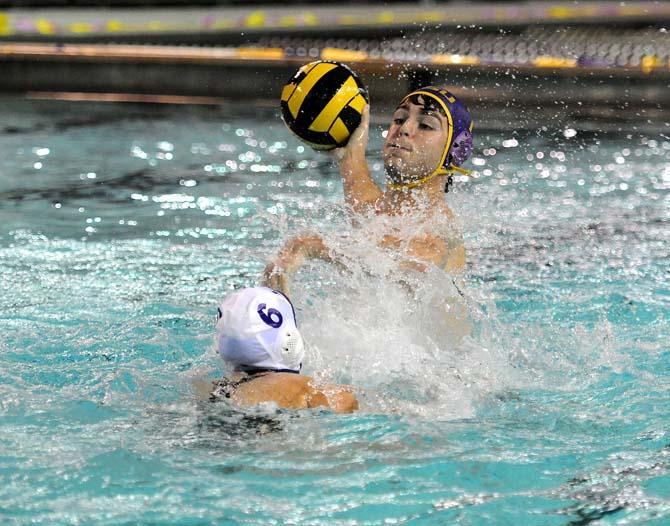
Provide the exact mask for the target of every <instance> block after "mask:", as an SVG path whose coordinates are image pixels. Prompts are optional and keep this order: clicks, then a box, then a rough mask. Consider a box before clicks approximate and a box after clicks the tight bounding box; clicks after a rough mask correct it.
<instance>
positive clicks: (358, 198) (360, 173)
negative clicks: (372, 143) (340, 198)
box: [334, 105, 382, 213]
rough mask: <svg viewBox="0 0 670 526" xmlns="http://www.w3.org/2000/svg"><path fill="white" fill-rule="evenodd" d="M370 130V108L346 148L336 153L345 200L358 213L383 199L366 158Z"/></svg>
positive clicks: (367, 106)
mask: <svg viewBox="0 0 670 526" xmlns="http://www.w3.org/2000/svg"><path fill="white" fill-rule="evenodd" d="M369 129H370V106H369V105H366V106H365V109H364V110H363V115H362V119H361V123H360V125H359V126H358V128H356V130H355V131H354V133H352V134H351V137H350V138H349V142H348V143H347V144H346V146H343V147H342V148H338V149H337V150H335V151H334V157H335V159H336V160H337V162H338V164H339V167H340V175H342V181H343V183H344V199H345V201H346V203H347V204H348V205H349V206H350V207H351V208H352V209H353V210H354V211H355V212H357V213H361V212H364V211H366V209H368V208H369V207H370V206H374V204H375V203H376V202H377V201H378V200H379V199H380V198H381V196H382V191H381V190H380V188H379V187H378V186H377V184H376V183H375V182H374V181H373V179H372V177H370V169H369V168H368V162H367V160H366V158H365V149H366V148H367V145H368V133H369Z"/></svg>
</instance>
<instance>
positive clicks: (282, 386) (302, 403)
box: [231, 373, 358, 413]
mask: <svg viewBox="0 0 670 526" xmlns="http://www.w3.org/2000/svg"><path fill="white" fill-rule="evenodd" d="M231 399H232V400H233V401H234V402H237V403H239V404H242V405H258V404H261V403H263V402H274V403H276V404H277V405H278V406H279V407H281V408H284V409H308V408H312V407H328V408H330V409H332V410H333V411H335V412H336V413H352V412H353V411H355V410H356V409H358V400H356V396H355V395H354V393H353V392H352V390H351V388H349V387H345V386H339V385H317V384H316V383H315V381H314V379H313V378H311V377H309V376H303V375H297V374H291V373H273V374H268V375H264V376H260V377H258V378H256V379H254V380H252V381H250V382H246V383H244V384H241V385H239V386H238V387H237V389H235V391H234V393H233V394H232V396H231Z"/></svg>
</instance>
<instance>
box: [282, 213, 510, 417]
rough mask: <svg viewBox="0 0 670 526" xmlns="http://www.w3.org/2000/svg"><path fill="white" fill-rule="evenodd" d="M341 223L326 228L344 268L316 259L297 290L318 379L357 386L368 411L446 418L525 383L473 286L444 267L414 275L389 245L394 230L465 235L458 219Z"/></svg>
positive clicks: (408, 234) (311, 367)
mask: <svg viewBox="0 0 670 526" xmlns="http://www.w3.org/2000/svg"><path fill="white" fill-rule="evenodd" d="M338 219H341V220H340V221H337V223H334V222H331V223H330V227H329V228H328V229H327V230H326V229H322V230H320V232H319V233H320V234H321V235H322V236H323V237H324V239H325V241H326V244H327V245H328V246H329V248H330V249H331V252H332V253H333V254H334V259H335V260H336V263H324V262H310V263H308V264H307V265H306V266H305V267H304V268H303V269H301V270H300V271H299V272H298V273H297V275H296V276H295V278H294V282H293V286H292V290H291V296H292V300H293V302H294V304H295V306H296V308H297V310H298V318H299V320H298V322H299V326H300V329H301V332H302V333H303V335H304V337H305V340H306V342H307V346H308V352H307V359H306V372H307V373H308V374H314V373H316V374H317V376H319V377H323V378H328V379H331V380H336V381H339V382H347V383H351V384H352V385H354V386H355V387H357V388H358V389H360V392H361V396H360V398H361V402H362V406H363V409H364V410H368V411H373V412H375V411H383V412H389V411H390V412H400V413H411V414H420V415H428V416H433V417H440V418H463V417H467V416H471V415H473V414H474V411H475V404H476V401H477V400H478V399H480V398H481V397H482V396H488V395H489V394H491V393H492V392H496V391H498V390H505V389H507V388H509V387H510V386H511V385H515V384H517V383H518V376H519V372H518V371H517V370H515V369H514V367H513V366H512V365H511V364H510V360H509V356H508V353H507V351H505V350H503V349H502V348H500V347H496V344H495V343H494V342H493V341H492V340H489V335H490V334H489V333H490V331H488V329H487V322H486V317H485V316H484V315H483V313H482V312H481V310H480V306H479V305H478V304H477V302H475V301H473V300H472V299H471V298H469V296H468V291H467V289H464V291H459V289H458V288H457V285H456V282H455V280H454V278H453V277H452V276H450V275H449V274H447V273H445V272H444V271H443V270H441V269H439V268H436V267H431V268H429V269H428V270H427V271H426V272H421V271H417V270H407V269H406V268H403V264H406V263H407V262H408V261H409V260H408V259H407V258H406V257H404V256H402V255H401V254H402V250H394V249H385V248H380V242H381V241H382V239H383V238H384V236H385V235H387V234H389V233H392V234H393V235H394V236H396V237H399V238H402V239H409V238H412V237H415V236H417V235H420V234H421V233H425V232H429V233H434V234H441V235H445V234H446V235H447V236H449V235H455V226H454V224H453V223H452V222H451V221H444V222H441V223H437V224H435V223H434V224H430V225H426V224H425V223H424V224H421V219H422V216H421V214H420V211H419V213H417V214H416V215H415V216H414V217H413V216H412V214H409V215H407V214H405V215H403V216H402V217H388V216H369V217H356V218H354V225H353V226H352V223H351V222H350V221H349V220H348V219H347V218H346V216H339V218H338ZM427 227H428V228H427ZM294 233H295V230H294ZM461 286H462V284H461Z"/></svg>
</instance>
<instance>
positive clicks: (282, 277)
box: [262, 235, 331, 297]
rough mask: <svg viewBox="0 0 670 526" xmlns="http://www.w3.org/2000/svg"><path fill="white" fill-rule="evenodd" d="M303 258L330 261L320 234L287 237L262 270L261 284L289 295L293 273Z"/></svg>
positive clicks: (303, 260) (302, 261)
mask: <svg viewBox="0 0 670 526" xmlns="http://www.w3.org/2000/svg"><path fill="white" fill-rule="evenodd" d="M305 259H322V260H324V261H331V257H330V253H329V251H328V247H327V246H326V244H325V243H324V242H323V239H322V238H321V237H320V236H316V235H313V236H300V237H294V238H292V239H289V240H288V241H287V242H286V243H285V244H284V246H283V247H282V249H281V250H280V251H279V254H278V255H277V257H276V258H275V260H274V261H271V262H270V263H268V265H267V266H266V267H265V271H264V272H263V280H262V284H263V285H264V286H266V287H270V288H271V289H275V290H280V291H282V292H283V293H284V294H286V295H287V296H289V297H290V296H291V294H290V292H291V291H290V288H291V279H292V278H293V274H295V272H296V271H297V270H298V269H299V268H300V266H301V265H302V264H303V263H304V262H305Z"/></svg>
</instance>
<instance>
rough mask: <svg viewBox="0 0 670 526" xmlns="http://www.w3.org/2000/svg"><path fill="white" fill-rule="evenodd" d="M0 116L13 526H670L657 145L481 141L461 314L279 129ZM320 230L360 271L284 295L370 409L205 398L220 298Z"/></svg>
mask: <svg viewBox="0 0 670 526" xmlns="http://www.w3.org/2000/svg"><path fill="white" fill-rule="evenodd" d="M5 107H6V108H7V109H6V110H3V111H4V113H5V119H4V121H3V122H4V123H5V124H3V126H5V127H4V128H3V130H4V132H2V133H0V145H2V148H3V151H4V152H9V153H8V155H7V156H6V159H5V165H4V168H3V171H2V173H1V174H0V220H1V224H2V225H3V226H2V229H0V289H1V290H2V293H0V312H2V314H0V329H1V330H2V333H3V335H4V337H3V338H2V339H0V380H1V381H0V477H1V478H0V480H1V481H2V482H3V484H2V486H1V487H2V489H0V502H1V503H2V504H0V516H2V517H3V520H4V521H5V522H8V523H10V524H28V523H30V524H74V523H96V524H125V523H130V522H133V523H137V522H142V523H147V524H148V523H152V524H202V523H231V524H234V523H241V524H258V523H277V524H284V523H287V524H288V523H293V524H380V523H382V522H384V521H386V522H387V523H407V524H441V523H462V524H492V523H496V524H538V525H540V524H541V525H546V524H562V525H563V524H588V523H592V522H593V523H596V522H598V521H601V522H603V523H608V524H619V523H628V524H630V523H634V524H663V523H664V522H667V520H668V517H670V510H669V509H668V505H669V504H668V503H669V499H670V478H669V477H668V460H667V459H668V443H669V441H668V435H667V430H666V427H667V425H666V424H667V421H668V416H669V415H668V406H667V403H666V398H667V396H666V395H667V390H668V382H667V377H668V374H667V373H668V365H667V364H668V363H669V361H668V353H669V351H670V349H669V348H668V344H667V336H668V333H670V330H669V328H670V327H669V322H668V319H669V318H670V316H669V314H670V290H669V289H668V278H669V277H670V275H669V274H668V267H667V261H668V256H669V255H670V254H668V246H669V244H668V241H669V239H668V238H669V237H670V233H669V232H670V230H669V229H668V228H667V225H668V220H669V219H670V217H669V215H670V201H669V193H668V190H669V189H670V179H669V176H668V174H670V143H669V142H668V141H667V140H665V139H663V138H661V137H639V136H629V137H626V136H614V135H600V136H599V135H598V134H588V135H587V134H582V133H581V132H576V133H569V134H565V133H562V132H561V131H559V132H558V133H556V134H552V133H551V132H547V133H544V134H540V136H537V135H536V134H523V133H516V134H515V135H514V136H513V137H512V136H510V134H503V133H488V134H487V133H486V132H480V133H479V135H478V141H479V142H478V144H477V148H476V152H475V156H474V159H473V165H474V167H475V168H476V169H477V172H476V173H475V177H473V178H472V179H470V180H466V179H464V178H463V179H462V180H458V181H457V182H456V186H455V189H454V191H453V192H452V193H451V194H450V195H449V196H448V198H447V199H448V201H449V204H450V205H451V206H452V207H453V208H454V210H455V211H456V214H457V216H458V217H459V223H460V225H459V226H460V228H461V230H462V231H463V232H464V235H465V239H466V246H467V249H468V258H469V275H468V279H467V280H466V283H467V284H466V286H465V287H464V294H465V297H464V298H461V297H460V296H459V295H458V294H457V293H456V294H454V292H455V289H454V287H453V284H452V283H451V282H450V281H449V280H445V279H444V276H442V275H440V274H439V273H434V274H430V273H429V274H428V275H425V276H422V278H421V279H420V280H416V281H415V282H411V278H408V279H410V283H413V295H412V294H408V292H407V290H406V288H405V287H404V286H403V285H402V284H399V282H398V281H397V280H393V279H387V278H388V271H389V269H390V268H391V267H392V266H389V265H390V263H389V261H388V260H387V258H388V255H387V254H385V253H383V251H379V250H378V249H377V248H376V245H375V243H374V242H373V240H374V237H375V236H376V235H378V234H380V232H381V230H379V231H375V227H374V225H373V226H372V227H370V229H369V230H368V231H367V233H362V232H363V231H361V230H356V229H352V227H351V226H350V224H349V221H348V219H347V215H346V213H345V212H344V211H343V209H342V208H341V207H340V206H339V203H340V202H341V199H342V188H341V184H340V182H339V178H338V176H337V174H336V171H335V170H334V168H333V167H332V165H331V164H330V163H329V162H327V161H326V160H324V158H322V157H320V156H319V155H318V154H316V153H314V152H311V151H309V150H306V149H305V148H304V147H303V146H301V145H299V144H297V143H296V142H295V141H294V140H293V139H292V138H291V137H287V136H286V134H285V132H284V129H283V125H282V124H281V122H279V121H278V120H277V119H276V116H275V115H274V114H273V113H272V112H265V111H252V112H249V113H240V114H239V115H235V114H233V115H231V114H230V112H229V109H226V111H219V110H213V111H209V110H208V111H201V110H197V109H193V110H188V111H184V110H183V109H181V108H180V109H179V111H177V110H175V109H171V108H153V109H151V108H148V107H144V106H137V107H136V106H119V107H116V106H97V105H82V106H72V107H71V106H68V107H67V108H66V107H65V106H63V105H60V104H53V103H49V104H47V103H44V104H40V108H35V107H32V106H29V105H25V104H23V103H22V102H20V101H15V103H12V104H9V105H6V106H5ZM38 109H39V111H37V110H38ZM65 110H67V111H65ZM10 128H11V129H10ZM1 131H2V130H0V132H1ZM380 141H381V138H380V136H379V134H378V133H377V131H376V130H373V133H372V138H371V149H372V150H373V151H378V149H379V147H380V144H381V142H380ZM372 168H373V174H374V176H375V177H378V178H380V177H381V173H380V170H381V166H380V165H379V163H378V162H377V163H374V164H373V165H372ZM382 226H383V225H382ZM382 226H380V227H379V228H382ZM401 226H402V225H401ZM304 229H316V230H319V231H320V232H322V233H323V235H325V236H326V237H327V238H328V239H329V240H330V242H331V243H332V244H333V246H335V247H336V248H337V249H338V250H340V251H342V252H343V253H349V254H357V256H356V257H355V258H354V257H351V258H350V259H349V260H348V261H349V263H350V267H349V271H348V272H342V271H340V270H338V269H335V268H331V267H329V266H328V265H324V264H318V263H317V264H312V265H308V266H307V267H306V268H305V269H304V270H302V271H301V272H300V274H299V276H298V280H297V283H296V289H295V300H296V305H297V308H298V316H299V321H300V323H301V330H302V331H303V333H304V334H305V337H306V339H307V341H308V344H309V349H308V359H309V360H308V364H307V365H306V367H307V370H308V372H321V373H322V374H324V375H325V376H326V377H328V378H330V379H331V380H335V381H347V382H352V383H354V384H355V385H356V386H358V387H359V388H360V389H361V392H360V399H361V405H362V407H363V411H361V412H360V413H359V414H356V415H353V416H340V415H331V414H327V413H320V412H315V413H313V414H312V413H305V414H287V413H278V412H276V411H274V410H273V409H272V408H262V409H261V410H259V411H258V412H257V413H240V412H239V411H237V410H235V409H234V408H230V407H227V406H225V404H223V405H217V404H215V405H212V404H209V403H203V402H199V401H197V400H196V399H195V395H194V391H193V388H192V387H191V380H192V379H193V378H197V377H201V376H203V375H204V376H207V377H212V378H213V377H215V376H216V375H218V374H221V372H222V370H221V366H220V364H219V362H218V360H217V357H216V356H215V353H214V352H213V350H212V337H211V334H212V328H213V327H212V326H213V320H214V311H215V305H216V304H217V302H218V301H219V300H220V299H221V297H222V296H223V295H224V294H225V292H226V291H227V290H230V289H231V288H233V287H236V286H244V285H249V284H252V283H255V282H256V281H257V279H258V277H259V275H260V272H261V270H262V268H263V266H264V264H265V262H266V260H267V258H268V257H269V256H270V255H271V254H273V253H274V252H275V251H276V250H277V248H278V246H279V244H280V242H281V241H282V240H283V239H285V238H286V237H287V236H289V235H292V234H294V233H296V232H301V231H303V230H304ZM443 296H444V297H447V298H451V299H450V300H449V302H447V303H448V305H449V306H450V309H452V310H451V311H450V313H458V312H462V311H463V309H465V312H468V314H469V316H468V318H469V323H470V324H471V330H469V331H467V330H463V327H462V326H460V325H459V324H455V325H449V324H448V323H445V322H444V320H445V315H444V312H443V310H444V305H443V303H440V302H438V300H439V298H442V297H443ZM441 309H442V310H441ZM459 309H460V310H459ZM450 319H452V320H453V319H455V318H453V316H452V317H451V318H450Z"/></svg>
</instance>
